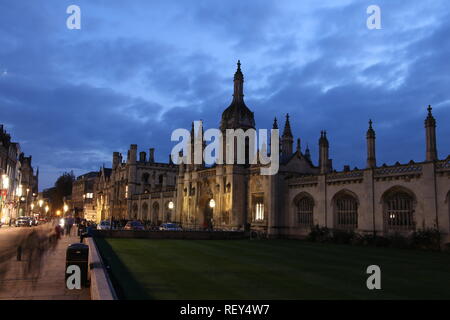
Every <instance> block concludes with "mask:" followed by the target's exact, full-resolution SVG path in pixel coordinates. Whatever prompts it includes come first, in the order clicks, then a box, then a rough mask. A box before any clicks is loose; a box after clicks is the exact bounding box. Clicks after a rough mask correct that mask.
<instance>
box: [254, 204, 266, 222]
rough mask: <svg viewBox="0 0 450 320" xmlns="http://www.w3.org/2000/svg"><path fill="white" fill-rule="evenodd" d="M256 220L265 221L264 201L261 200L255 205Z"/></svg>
mask: <svg viewBox="0 0 450 320" xmlns="http://www.w3.org/2000/svg"><path fill="white" fill-rule="evenodd" d="M255 220H256V221H263V220H264V203H262V202H259V203H257V204H256V205H255Z"/></svg>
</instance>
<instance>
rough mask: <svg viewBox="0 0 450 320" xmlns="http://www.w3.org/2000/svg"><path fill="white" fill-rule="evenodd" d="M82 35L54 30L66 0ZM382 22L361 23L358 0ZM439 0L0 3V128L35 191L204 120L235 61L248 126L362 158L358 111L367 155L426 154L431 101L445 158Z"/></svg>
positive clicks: (449, 132)
mask: <svg viewBox="0 0 450 320" xmlns="http://www.w3.org/2000/svg"><path fill="white" fill-rule="evenodd" d="M71 4H76V5H78V6H80V8H81V30H69V29H67V27H66V19H67V18H68V16H69V15H68V14H67V13H66V9H67V7H68V6H69V5H71ZM372 4H376V5H378V6H380V8H381V24H382V29H381V30H369V29H367V27H366V20H367V17H368V14H367V13H366V9H367V7H368V6H369V5H372ZM449 13H450V10H449V4H448V1H444V0H442V1H437V0H435V1H432V2H431V1H423V0H422V1H419V0H414V1H400V0H397V1H395V0H388V1H379V0H376V1H361V0H355V1H336V0H330V1H317V0H309V1H304V0H302V1H299V0H294V1H286V0H283V1H263V0H252V1H249V0H246V1H215V0H209V1H206V0H205V1H201V0H190V1H187V0H183V1H181V0H178V1H137V0H133V1H118V0H107V1H106V0H103V1H101V0H96V1H92V0H88V1H87V0H86V1H84V0H71V1H65V0H57V1H56V0H35V1H25V0H3V1H1V2H0V123H2V124H4V125H5V128H6V130H7V131H8V132H10V133H11V135H12V137H13V140H14V141H17V142H19V143H20V144H21V147H22V150H23V151H24V152H25V154H26V155H29V154H31V155H32V156H33V165H34V167H35V168H36V167H37V166H39V168H40V189H42V188H46V187H49V186H52V185H53V183H54V181H55V179H56V177H57V176H58V175H59V174H61V173H62V172H64V171H70V170H73V171H74V172H75V174H76V175H79V174H82V173H85V172H88V171H91V170H98V169H99V167H100V166H102V165H103V164H105V166H107V167H109V166H110V165H111V159H112V152H113V151H120V152H123V153H124V157H126V151H127V149H128V147H129V145H130V144H132V143H136V144H138V149H139V151H141V150H144V151H147V150H148V148H150V147H155V148H156V159H157V160H159V161H165V162H166V161H168V155H169V153H170V150H171V148H172V147H173V146H174V145H175V143H174V142H171V141H170V134H171V132H172V130H174V129H176V128H188V129H189V128H190V123H191V121H193V120H199V119H203V120H204V125H205V127H206V128H210V127H218V126H219V121H220V115H221V112H222V111H223V110H224V109H225V108H226V107H227V106H228V105H229V104H230V102H231V96H232V89H233V83H232V79H233V75H234V72H235V70H236V62H237V60H238V59H240V60H241V62H242V71H243V73H244V76H245V84H244V90H245V99H246V104H247V106H248V107H249V108H250V109H251V110H252V111H254V113H255V120H256V125H257V127H258V128H270V127H271V125H272V122H273V118H274V117H275V116H276V117H277V118H278V119H279V125H280V126H283V125H284V115H285V114H286V113H289V114H290V115H291V125H292V131H293V134H294V136H295V138H297V137H300V138H301V140H302V149H303V150H304V148H305V147H306V144H309V146H310V149H311V153H312V156H313V161H314V162H315V163H317V157H318V145H317V143H318V139H319V136H320V131H321V130H327V132H328V138H329V141H330V157H331V158H332V159H333V165H334V167H335V169H338V170H341V169H342V167H343V165H345V164H349V165H350V166H351V167H352V168H353V167H355V166H358V167H360V168H363V167H364V166H365V158H366V149H365V133H366V130H367V126H368V125H367V122H368V120H369V118H371V119H372V120H373V121H374V128H375V130H376V133H377V160H378V164H379V165H381V164H382V163H387V164H393V163H395V162H396V161H399V162H401V163H404V162H407V161H409V160H411V159H413V160H415V161H423V160H424V158H425V139H424V134H425V132H424V123H423V121H424V119H425V117H426V107H427V106H428V104H431V105H432V106H433V113H434V116H435V118H436V120H437V142H438V153H439V157H440V158H445V157H446V156H447V155H448V154H449V153H450V146H449V142H450V126H449V125H448V123H449V117H450V61H449V59H450V41H449V39H450V14H449Z"/></svg>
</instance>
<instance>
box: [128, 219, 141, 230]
mask: <svg viewBox="0 0 450 320" xmlns="http://www.w3.org/2000/svg"><path fill="white" fill-rule="evenodd" d="M123 230H139V231H140V230H145V227H144V225H143V224H142V222H140V221H137V220H134V221H128V222H127V224H126V225H125V227H124V228H123Z"/></svg>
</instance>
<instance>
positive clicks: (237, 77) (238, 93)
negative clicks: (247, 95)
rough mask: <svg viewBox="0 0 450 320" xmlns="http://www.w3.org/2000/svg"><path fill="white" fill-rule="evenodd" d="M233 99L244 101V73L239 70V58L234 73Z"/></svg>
mask: <svg viewBox="0 0 450 320" xmlns="http://www.w3.org/2000/svg"><path fill="white" fill-rule="evenodd" d="M233 100H236V101H244V75H243V74H242V71H241V60H238V62H237V70H236V72H235V73H234V93H233Z"/></svg>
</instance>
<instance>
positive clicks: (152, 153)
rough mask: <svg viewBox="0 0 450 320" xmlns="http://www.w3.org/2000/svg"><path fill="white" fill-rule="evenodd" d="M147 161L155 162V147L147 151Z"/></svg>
mask: <svg viewBox="0 0 450 320" xmlns="http://www.w3.org/2000/svg"><path fill="white" fill-rule="evenodd" d="M148 161H149V162H150V163H154V162H155V148H150V149H149V151H148Z"/></svg>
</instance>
